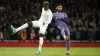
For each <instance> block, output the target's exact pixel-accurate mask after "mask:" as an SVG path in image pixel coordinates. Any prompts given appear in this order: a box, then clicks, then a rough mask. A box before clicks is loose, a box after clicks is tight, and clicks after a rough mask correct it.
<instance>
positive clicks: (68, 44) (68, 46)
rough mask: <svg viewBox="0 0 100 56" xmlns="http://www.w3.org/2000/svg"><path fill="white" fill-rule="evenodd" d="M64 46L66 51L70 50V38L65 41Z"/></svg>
mask: <svg viewBox="0 0 100 56" xmlns="http://www.w3.org/2000/svg"><path fill="white" fill-rule="evenodd" d="M66 47H67V51H69V50H70V40H68V41H67V42H66Z"/></svg>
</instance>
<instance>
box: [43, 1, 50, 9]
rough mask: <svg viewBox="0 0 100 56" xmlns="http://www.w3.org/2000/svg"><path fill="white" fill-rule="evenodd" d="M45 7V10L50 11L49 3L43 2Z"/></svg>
mask: <svg viewBox="0 0 100 56" xmlns="http://www.w3.org/2000/svg"><path fill="white" fill-rule="evenodd" d="M43 7H44V10H48V9H49V2H48V1H44V2H43Z"/></svg>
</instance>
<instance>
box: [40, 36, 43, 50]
mask: <svg viewBox="0 0 100 56" xmlns="http://www.w3.org/2000/svg"><path fill="white" fill-rule="evenodd" d="M42 44H43V37H40V40H39V50H40V52H41V48H42Z"/></svg>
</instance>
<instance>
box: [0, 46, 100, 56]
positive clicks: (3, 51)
mask: <svg viewBox="0 0 100 56" xmlns="http://www.w3.org/2000/svg"><path fill="white" fill-rule="evenodd" d="M35 51H37V48H12V47H10V48H3V47H0V56H66V55H65V51H66V49H65V48H43V49H42V53H41V54H40V55H35V54H34V53H35ZM70 52H71V54H70V56H100V48H71V51H70Z"/></svg>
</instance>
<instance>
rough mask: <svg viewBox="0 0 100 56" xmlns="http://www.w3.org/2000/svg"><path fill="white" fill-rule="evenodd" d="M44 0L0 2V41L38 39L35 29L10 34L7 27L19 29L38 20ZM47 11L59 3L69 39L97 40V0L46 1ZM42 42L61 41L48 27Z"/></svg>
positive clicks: (99, 15) (99, 12)
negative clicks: (68, 32)
mask: <svg viewBox="0 0 100 56" xmlns="http://www.w3.org/2000/svg"><path fill="white" fill-rule="evenodd" d="M43 1H44V0H3V1H0V38H1V39H5V40H16V39H18V40H21V39H23V40H24V41H25V40H26V39H28V40H29V39H30V40H33V39H38V37H39V34H38V30H39V29H38V28H26V29H23V30H21V31H20V32H18V33H16V34H14V35H12V33H11V28H10V25H11V24H12V25H13V26H14V27H16V28H17V27H19V26H21V25H22V24H24V23H26V22H30V21H33V20H38V19H39V18H40V15H41V9H42V2H43ZM48 1H49V2H50V9H51V10H52V11H53V12H55V6H56V5H57V4H62V5H63V6H64V7H63V9H64V12H66V13H67V15H68V17H69V23H68V26H69V29H70V32H71V39H72V40H81V41H82V40H90V41H95V40H100V38H99V37H100V36H99V34H100V10H99V9H100V8H98V6H97V0H48ZM45 39H47V40H49V41H53V40H63V38H62V36H61V35H60V31H59V30H57V29H56V28H55V27H50V26H49V27H48V29H47V32H46V37H45Z"/></svg>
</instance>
